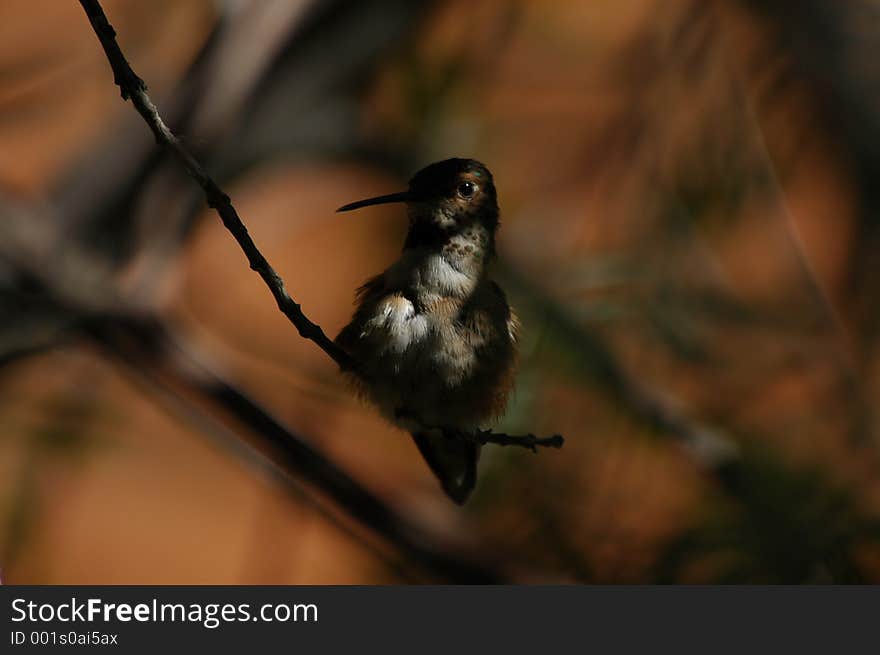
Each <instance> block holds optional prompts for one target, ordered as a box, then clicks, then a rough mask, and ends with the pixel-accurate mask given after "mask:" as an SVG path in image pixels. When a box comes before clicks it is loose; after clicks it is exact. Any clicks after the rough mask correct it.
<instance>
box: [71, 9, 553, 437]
mask: <svg viewBox="0 0 880 655" xmlns="http://www.w3.org/2000/svg"><path fill="white" fill-rule="evenodd" d="M80 4H81V5H82V7H83V9H85V12H86V15H87V16H88V18H89V22H90V23H91V25H92V28H93V29H94V31H95V34H96V35H97V36H98V39H99V40H100V42H101V46H102V47H103V48H104V53H105V54H106V55H107V59H108V61H109V62H110V67H111V68H112V70H113V81H114V82H115V84H116V85H117V86H118V87H119V89H120V91H121V93H122V98H123V100H131V102H132V104H134V106H135V108H136V109H137V111H138V113H140V115H141V116H142V117H143V119H144V121H146V123H147V125H148V126H149V127H150V129H151V130H152V132H153V135H154V136H155V137H156V142H157V143H158V144H159V145H161V146H164V147H165V148H167V149H168V150H169V151H170V152H171V153H172V154H173V155H174V156H175V157H177V159H179V160H180V162H181V163H182V164H183V166H184V168H185V169H186V171H187V173H188V174H189V175H190V177H192V178H193V179H194V180H195V181H196V182H197V183H198V184H199V186H200V187H201V188H202V190H203V191H204V193H205V198H206V200H207V201H208V205H209V206H210V207H212V208H213V209H214V210H215V211H216V212H217V214H218V215H219V216H220V219H221V220H222V221H223V225H224V226H225V227H226V229H227V230H229V232H230V233H231V234H232V236H233V237H234V238H235V240H236V241H237V242H238V245H239V246H240V247H241V249H242V250H243V251H244V253H245V255H246V256H247V259H248V263H249V264H250V267H251V269H252V270H254V271H256V272H257V273H259V275H260V277H262V278H263V281H264V282H265V283H266V286H267V287H269V290H270V291H271V292H272V295H273V296H274V298H275V302H276V303H277V304H278V309H280V310H281V312H282V313H283V314H284V315H285V316H287V318H288V319H289V320H290V322H291V323H293V325H294V326H295V327H296V329H297V330H298V331H299V334H300V336H302V337H303V338H306V339H309V340H311V341H313V342H314V343H315V344H317V346H318V347H319V348H321V350H323V351H324V352H325V353H326V354H327V355H328V356H329V357H330V358H331V359H333V361H335V362H336V363H337V364H338V365H339V367H340V368H341V369H342V370H345V371H356V370H357V369H358V363H357V361H356V360H355V359H354V358H353V357H351V355H349V354H348V353H347V352H346V351H345V350H343V349H342V348H340V347H339V346H337V345H336V344H335V343H334V342H333V341H331V340H330V339H329V338H328V337H327V335H326V334H324V331H323V330H322V329H321V327H320V326H319V325H317V324H315V323H313V322H312V321H310V320H309V319H308V318H307V317H306V315H305V314H304V313H303V312H302V309H301V308H300V306H299V304H297V303H296V302H295V301H294V300H293V299H292V298H291V297H290V295H289V294H288V293H287V290H286V289H285V287H284V281H283V280H282V279H281V276H280V275H278V273H277V272H276V271H275V269H274V268H272V266H271V265H270V264H269V262H268V261H267V260H266V258H265V257H264V256H263V254H262V253H261V252H260V250H259V249H258V248H257V246H256V245H255V244H254V241H253V239H251V236H250V234H248V231H247V228H246V227H245V225H244V223H242V221H241V219H240V218H239V216H238V212H236V210H235V207H233V205H232V202H231V201H230V199H229V196H228V195H226V193H224V192H223V190H222V189H221V188H220V187H219V186H218V185H217V183H216V182H215V181H214V180H213V179H212V178H211V176H210V175H209V174H208V172H207V171H206V170H205V169H204V168H203V167H202V165H201V164H200V163H199V162H198V160H196V158H195V157H194V156H193V155H192V154H191V153H190V152H189V151H188V150H187V149H186V148H184V147H183V145H182V144H181V142H180V140H179V139H178V138H177V137H176V136H175V135H174V133H173V132H171V130H170V129H169V128H168V126H167V125H166V124H165V122H164V121H163V120H162V117H161V116H160V115H159V111H158V110H157V109H156V106H155V105H154V104H153V102H152V100H150V96H149V95H148V94H147V85H146V84H145V83H144V81H143V80H142V79H141V78H140V77H138V75H137V74H136V73H135V72H134V71H133V70H132V68H131V66H130V65H129V63H128V61H127V60H126V58H125V55H124V54H123V53H122V50H121V49H120V47H119V44H118V43H117V41H116V31H115V30H114V29H113V26H112V25H111V24H110V22H109V21H108V20H107V16H106V15H105V14H104V10H103V9H102V8H101V4H100V3H99V2H98V0H80ZM456 435H457V436H456V437H455V438H465V439H475V438H476V439H477V440H479V441H480V443H495V444H498V445H518V446H524V447H526V448H530V449H532V450H534V449H535V447H536V446H550V447H554V448H559V447H561V446H562V442H563V440H562V437H559V436H558V435H554V436H553V437H549V438H546V439H545V438H538V437H535V436H534V435H528V436H527V437H511V436H510V435H503V434H501V435H497V434H493V433H492V432H491V431H489V432H481V433H480V434H479V436H476V437H475V436H473V435H468V436H462V435H461V434H460V433H456Z"/></svg>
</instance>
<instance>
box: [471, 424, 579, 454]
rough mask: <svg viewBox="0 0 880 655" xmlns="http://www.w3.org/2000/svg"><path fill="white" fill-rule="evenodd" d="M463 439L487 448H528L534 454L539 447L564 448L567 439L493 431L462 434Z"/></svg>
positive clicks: (555, 436) (556, 435)
mask: <svg viewBox="0 0 880 655" xmlns="http://www.w3.org/2000/svg"><path fill="white" fill-rule="evenodd" d="M461 438H463V439H469V440H472V441H474V442H475V443H478V444H480V445H482V446H485V445H486V444H487V443H494V444H497V445H499V446H521V447H523V448H528V449H529V450H531V451H532V452H533V453H536V452H538V448H537V447H538V446H545V447H547V448H562V444H563V443H565V439H563V438H562V435H560V434H554V435H553V436H552V437H536V436H535V435H533V434H523V435H514V434H505V433H503V432H492V431H491V430H477V431H476V432H474V433H462V436H461Z"/></svg>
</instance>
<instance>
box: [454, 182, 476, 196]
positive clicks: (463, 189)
mask: <svg viewBox="0 0 880 655" xmlns="http://www.w3.org/2000/svg"><path fill="white" fill-rule="evenodd" d="M476 192H477V185H476V184H474V183H473V182H462V183H461V184H459V185H458V195H460V196H461V197H462V198H470V197H472V196H473V195H474V194H475V193H476Z"/></svg>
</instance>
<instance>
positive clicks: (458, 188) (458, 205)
mask: <svg viewBox="0 0 880 655" xmlns="http://www.w3.org/2000/svg"><path fill="white" fill-rule="evenodd" d="M385 203H406V207H407V215H408V218H409V230H408V232H407V235H406V240H405V241H404V244H403V251H402V253H401V255H400V257H399V258H398V259H397V261H395V262H394V263H393V264H391V265H390V266H389V267H388V268H387V269H385V271H383V272H382V273H380V274H379V275H376V276H375V277H372V278H370V279H369V280H367V282H366V283H365V284H364V285H363V286H361V287H360V288H359V289H358V290H357V292H356V302H355V304H356V310H355V312H354V316H353V317H352V319H351V322H350V323H349V324H348V325H346V326H345V327H344V328H343V329H342V331H341V332H340V333H339V335H338V336H337V337H336V340H335V341H336V343H337V345H339V346H340V347H341V348H342V349H343V350H345V351H347V352H348V353H349V354H350V355H351V356H352V357H353V358H354V359H355V360H356V361H357V362H358V365H357V367H355V369H354V370H353V371H351V372H349V374H348V375H349V376H350V377H351V379H352V381H353V382H354V386H355V388H356V390H357V391H358V393H359V395H360V396H361V397H363V398H364V399H366V400H367V401H369V402H372V403H373V404H374V405H375V406H376V407H377V408H378V410H379V412H380V413H381V414H382V416H384V417H385V418H386V419H388V420H389V421H390V422H392V423H394V424H395V425H397V426H399V427H401V428H403V429H404V430H407V431H408V432H410V433H411V434H412V437H413V440H414V441H415V444H416V446H417V447H418V449H419V451H420V452H421V454H422V456H423V457H424V459H425V461H426V462H427V464H428V466H429V468H430V469H431V471H432V472H433V473H434V475H435V476H436V477H437V478H438V480H439V481H440V484H441V486H442V487H443V490H444V491H445V492H446V494H447V495H448V496H449V497H450V498H451V499H452V500H453V501H454V502H456V503H458V504H463V503H464V502H465V501H466V500H467V498H468V496H469V495H470V493H471V491H472V490H473V488H474V486H475V484H476V480H477V462H478V460H479V456H480V446H479V445H478V444H477V443H476V442H474V441H472V440H468V439H467V438H466V437H467V435H469V434H474V433H475V431H477V430H479V429H481V428H482V427H483V426H484V424H485V423H486V422H487V421H491V420H492V419H497V418H499V417H500V416H501V415H503V413H504V409H505V406H506V404H507V398H508V396H509V393H510V391H511V389H512V387H513V381H514V373H515V369H516V361H517V353H516V341H517V332H518V330H519V321H518V319H517V316H516V314H515V313H514V311H513V310H512V309H511V307H510V305H509V304H508V302H507V298H506V297H505V295H504V292H503V291H502V290H501V288H500V287H499V286H498V285H497V284H496V283H495V282H494V281H492V279H491V278H490V277H489V271H488V269H489V264H490V263H491V261H492V259H493V258H494V256H495V234H496V232H497V230H498V218H499V210H498V198H497V195H496V191H495V185H494V182H493V179H492V174H491V173H490V172H489V169H488V168H486V166H485V165H483V164H481V163H480V162H478V161H476V160H473V159H459V158H453V159H446V160H443V161H438V162H435V163H433V164H430V165H429V166H426V167H425V168H423V169H422V170H420V171H419V172H417V173H416V174H415V175H414V176H413V177H412V179H411V180H410V181H409V188H408V189H407V190H406V191H401V192H398V193H392V194H389V195H384V196H378V197H375V198H368V199H366V200H359V201H357V202H353V203H350V204H347V205H344V206H342V207H340V208H339V209H338V210H337V211H340V212H346V211H351V210H354V209H360V208H361V207H368V206H371V205H379V204H385ZM462 437H464V438H462Z"/></svg>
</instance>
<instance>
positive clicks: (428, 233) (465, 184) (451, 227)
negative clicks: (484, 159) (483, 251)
mask: <svg viewBox="0 0 880 655" xmlns="http://www.w3.org/2000/svg"><path fill="white" fill-rule="evenodd" d="M391 202H405V203H406V204H407V209H408V214H409V220H410V229H409V234H408V235H407V240H406V244H405V245H404V248H418V247H431V246H439V245H443V244H444V243H446V242H448V240H449V239H450V238H451V237H452V236H455V235H457V234H462V233H464V232H466V231H468V230H471V229H473V228H480V229H479V231H480V232H483V233H485V234H486V236H487V240H488V244H487V245H488V246H489V251H490V252H491V250H492V249H494V240H495V239H494V237H495V230H496V229H497V228H498V199H497V197H496V193H495V185H494V183H493V181H492V174H491V173H490V172H489V169H488V168H486V167H485V166H484V165H483V164H481V163H480V162H478V161H476V160H474V159H459V158H453V159H444V160H443V161H438V162H435V163H433V164H430V165H429V166H426V167H425V168H423V169H422V170H420V171H419V172H418V173H416V174H415V175H414V176H413V177H412V179H411V180H410V181H409V188H408V189H407V190H406V191H401V192H399V193H391V194H388V195H384V196H378V197H375V198H367V199H366V200H359V201H357V202H352V203H349V204H348V205H344V206H342V207H340V208H339V209H338V210H337V211H340V212H344V211H351V210H353V209H360V208H361V207H369V206H371V205H380V204H385V203H391Z"/></svg>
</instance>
